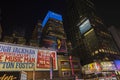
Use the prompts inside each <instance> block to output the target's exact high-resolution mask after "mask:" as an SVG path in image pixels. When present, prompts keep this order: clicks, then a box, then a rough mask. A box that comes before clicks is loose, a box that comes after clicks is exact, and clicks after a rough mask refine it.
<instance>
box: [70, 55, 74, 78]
mask: <svg viewBox="0 0 120 80" xmlns="http://www.w3.org/2000/svg"><path fill="white" fill-rule="evenodd" d="M69 59H70V66H71V70H72V76H74V69H73V64H72V56H70V57H69Z"/></svg>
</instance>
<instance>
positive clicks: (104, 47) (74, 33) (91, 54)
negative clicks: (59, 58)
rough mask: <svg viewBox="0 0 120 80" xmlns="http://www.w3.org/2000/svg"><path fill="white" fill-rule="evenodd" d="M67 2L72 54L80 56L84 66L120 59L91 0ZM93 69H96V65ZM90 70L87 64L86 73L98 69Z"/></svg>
mask: <svg viewBox="0 0 120 80" xmlns="http://www.w3.org/2000/svg"><path fill="white" fill-rule="evenodd" d="M66 3H67V9H66V10H67V11H66V14H65V25H66V28H65V30H66V33H67V38H68V39H69V40H70V42H71V43H72V47H73V49H72V51H71V54H72V55H73V56H79V58H80V60H81V64H82V65H83V66H84V68H85V65H87V64H90V63H95V64H92V66H94V65H97V63H96V62H98V63H100V64H101V66H103V65H102V62H105V61H108V62H109V61H114V60H117V59H120V53H119V50H118V48H117V46H116V44H115V42H114V40H113V37H112V36H111V34H110V33H109V31H108V30H107V27H106V25H105V24H104V23H103V22H102V20H101V19H100V18H99V17H98V16H97V15H96V11H95V8H94V4H93V3H92V2H91V0H66ZM112 63H113V62H112ZM112 63H111V62H110V64H112ZM108 65H109V64H108ZM87 69H88V70H87ZM92 69H94V70H96V69H95V67H93V68H92ZM99 69H100V68H99ZM90 70H91V67H90V65H87V68H85V69H84V71H85V74H91V73H96V72H97V70H98V69H97V70H96V71H93V72H92V71H90ZM89 71H90V72H89ZM98 71H99V70H98ZM101 71H103V69H102V70H101ZM107 71H109V69H108V70H107ZM114 71H115V69H114Z"/></svg>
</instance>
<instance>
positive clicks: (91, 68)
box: [83, 63, 101, 74]
mask: <svg viewBox="0 0 120 80" xmlns="http://www.w3.org/2000/svg"><path fill="white" fill-rule="evenodd" d="M83 68H84V72H85V74H91V73H95V72H100V71H101V66H100V64H99V63H91V64H87V65H85V66H84V67H83Z"/></svg>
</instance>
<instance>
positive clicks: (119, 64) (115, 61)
mask: <svg viewBox="0 0 120 80" xmlns="http://www.w3.org/2000/svg"><path fill="white" fill-rule="evenodd" d="M114 63H115V66H116V68H117V70H120V60H114Z"/></svg>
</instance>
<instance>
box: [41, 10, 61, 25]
mask: <svg viewBox="0 0 120 80" xmlns="http://www.w3.org/2000/svg"><path fill="white" fill-rule="evenodd" d="M49 18H53V19H56V20H59V21H62V16H61V15H60V14H57V13H54V12H52V11H48V13H47V15H46V16H45V18H44V20H43V22H42V27H44V26H45V24H46V23H47V21H48V19H49Z"/></svg>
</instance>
